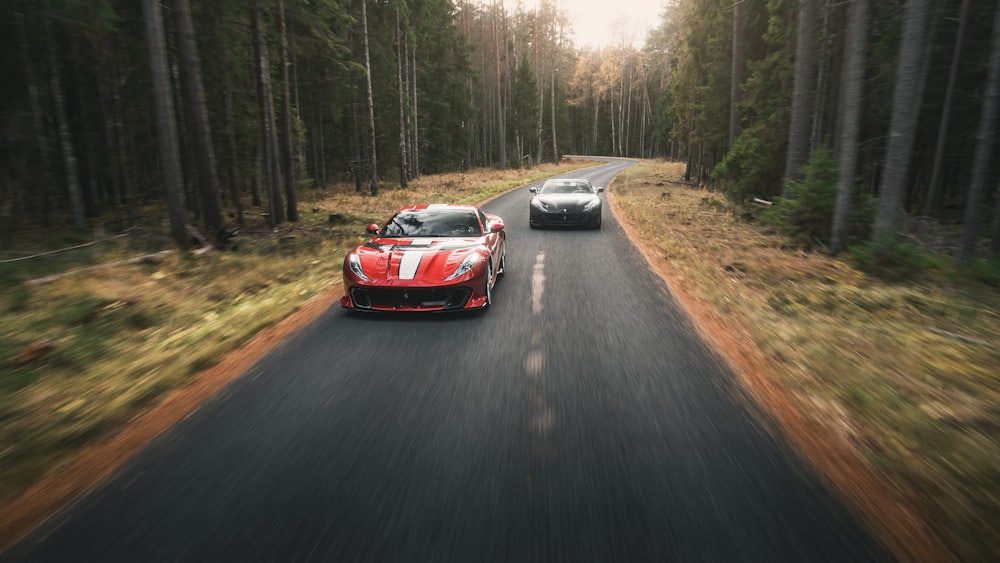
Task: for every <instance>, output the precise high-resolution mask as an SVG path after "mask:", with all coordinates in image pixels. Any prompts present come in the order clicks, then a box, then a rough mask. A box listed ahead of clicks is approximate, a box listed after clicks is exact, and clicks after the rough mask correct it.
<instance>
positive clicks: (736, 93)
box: [729, 2, 746, 148]
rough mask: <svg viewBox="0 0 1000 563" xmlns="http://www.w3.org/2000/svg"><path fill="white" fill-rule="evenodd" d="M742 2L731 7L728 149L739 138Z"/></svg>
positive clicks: (741, 73) (744, 24) (743, 22)
mask: <svg viewBox="0 0 1000 563" xmlns="http://www.w3.org/2000/svg"><path fill="white" fill-rule="evenodd" d="M743 8H744V6H743V2H736V3H735V4H734V5H733V61H732V62H733V66H732V73H731V77H730V82H729V147H730V148H732V146H733V143H735V142H736V137H739V136H740V112H739V103H740V85H742V84H743V30H744V29H745V27H746V17H745V16H744V15H743Z"/></svg>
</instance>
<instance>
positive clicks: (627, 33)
mask: <svg viewBox="0 0 1000 563" xmlns="http://www.w3.org/2000/svg"><path fill="white" fill-rule="evenodd" d="M556 1H557V7H558V9H559V11H561V12H563V13H564V14H566V16H567V17H568V18H569V20H570V22H572V24H573V32H574V33H575V36H574V38H573V44H574V45H576V46H577V47H587V46H589V47H592V48H595V49H600V48H602V47H608V46H611V45H617V44H618V42H619V41H620V40H621V38H623V37H624V38H625V39H626V41H628V42H631V43H632V44H634V45H635V46H637V47H638V46H640V45H642V44H643V42H644V41H645V40H646V32H647V31H648V30H650V29H652V28H654V27H656V26H657V25H659V23H660V12H662V11H663V5H664V3H665V2H664V1H663V0H556ZM512 3H513V2H510V1H509V0H508V5H509V4H512ZM524 4H525V7H527V8H529V9H533V8H534V6H535V4H536V2H534V1H532V0H527V1H525V2H524Z"/></svg>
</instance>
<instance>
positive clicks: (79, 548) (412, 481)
mask: <svg viewBox="0 0 1000 563" xmlns="http://www.w3.org/2000/svg"><path fill="white" fill-rule="evenodd" d="M628 165H630V163H629V162H628V161H623V160H613V159H609V160H608V162H607V164H604V165H601V166H598V167H594V168H589V169H585V170H581V171H577V172H575V173H574V174H573V175H574V176H584V177H588V178H590V179H591V180H592V181H593V182H594V183H595V184H596V185H600V186H607V185H608V184H609V183H610V181H611V178H612V177H613V176H614V175H615V174H616V173H618V172H619V171H621V170H622V169H623V168H624V167H626V166H628ZM529 195H530V194H529V193H528V190H527V186H525V187H522V188H519V189H517V190H514V191H513V192H510V193H508V194H506V195H504V196H502V197H500V198H497V199H495V200H493V201H491V202H490V203H488V204H487V205H486V206H485V208H486V210H487V211H490V212H492V213H496V214H498V215H500V216H501V217H503V218H504V221H505V223H506V225H507V233H508V234H507V275H506V276H505V277H504V278H503V279H502V280H500V282H499V283H498V284H497V287H496V290H495V292H494V304H493V306H492V308H491V309H490V310H489V311H488V312H486V313H485V314H462V315H451V316H448V315H441V316H432V317H426V316H355V315H351V314H348V313H346V312H345V311H342V310H339V309H331V310H329V311H327V312H326V313H324V314H323V315H322V316H321V317H320V318H319V319H318V320H317V321H315V322H314V323H312V324H311V325H309V326H308V327H307V328H305V329H304V330H302V331H300V332H299V333H297V334H296V335H294V336H293V337H291V338H289V339H288V340H287V341H286V342H284V343H283V344H282V345H281V346H280V347H279V348H278V349H276V350H275V351H274V352H273V353H272V354H270V355H269V356H268V357H266V358H265V359H264V360H263V361H261V362H260V363H259V364H257V365H256V366H255V367H254V368H252V369H251V370H250V371H249V372H248V373H246V374H245V375H244V376H243V377H242V378H240V379H238V380H236V381H235V382H233V383H232V384H230V385H229V386H228V387H226V388H225V389H224V390H223V391H222V392H220V393H219V394H217V395H216V396H215V397H213V398H212V399H211V400H209V401H208V402H207V403H206V404H205V405H204V406H203V407H202V408H200V409H199V410H198V411H197V412H195V413H194V414H193V415H191V416H190V417H188V418H187V419H185V420H184V421H182V422H181V423H179V424H178V425H176V426H175V427H174V428H172V429H171V430H169V431H168V432H166V433H164V434H163V435H161V436H160V437H159V438H157V439H156V440H155V441H154V442H153V443H151V444H150V445H149V446H148V447H147V448H146V449H145V450H144V451H142V452H141V453H140V454H139V455H137V456H136V457H135V458H134V459H132V460H131V461H130V462H129V463H127V464H126V465H125V466H124V467H123V468H122V469H121V470H119V471H118V472H117V473H116V474H115V476H114V477H113V478H111V479H109V480H107V481H106V482H105V483H104V484H102V486H100V487H99V488H98V489H96V490H94V491H93V492H91V493H90V494H89V495H87V496H86V497H84V498H83V499H81V500H80V501H79V502H77V503H75V504H74V505H73V506H71V507H70V508H68V509H66V510H64V511H63V512H62V513H60V514H59V515H57V516H56V517H54V518H53V519H51V520H50V521H49V522H47V523H46V524H44V525H43V526H41V527H40V528H39V529H38V530H36V531H35V532H34V533H32V534H31V535H29V536H28V537H27V538H25V539H24V540H22V541H21V542H20V543H18V544H17V545H15V546H14V547H12V548H11V549H10V550H8V551H7V552H5V553H4V554H2V555H0V559H2V560H4V561H69V560H72V561H179V560H185V561H209V560H210V561H393V562H395V561H401V562H411V561H433V562H446V561H456V562H487V561H516V562H522V561H523V562H534V561H537V562H558V561H566V562H586V561H602V562H603V561H608V562H611V561H615V562H644V561H768V562H771V561H810V562H814V561H850V562H857V561H888V560H891V558H890V556H889V555H888V554H887V553H886V552H885V551H884V550H883V549H882V548H881V547H880V546H879V545H877V544H876V542H875V541H874V540H873V539H871V537H870V536H869V534H868V533H867V532H866V531H865V530H864V529H863V528H862V527H861V526H860V525H859V524H858V523H857V522H856V521H855V519H854V518H853V517H852V516H851V515H850V513H849V512H848V511H847V510H846V509H845V507H844V506H843V505H842V503H841V502H840V501H839V500H838V499H837V498H836V497H835V496H834V495H833V494H831V493H830V492H829V491H828V489H827V488H826V487H824V485H823V484H822V483H821V482H820V481H819V480H818V479H817V478H816V477H815V476H813V474H812V473H811V472H810V471H809V470H808V468H807V467H806V465H805V464H804V463H803V462H802V461H801V460H800V459H799V458H798V457H797V456H796V455H795V453H794V452H792V451H791V450H790V449H789V448H788V447H787V446H786V445H784V444H782V443H781V442H779V441H777V439H776V438H774V435H776V434H772V433H770V432H769V431H768V429H767V428H766V427H765V426H764V425H763V424H762V423H761V422H760V421H761V420H764V417H761V416H759V413H756V412H755V410H754V407H753V406H752V405H751V404H750V403H749V402H748V401H747V400H746V399H745V398H744V397H743V396H742V395H741V394H740V391H739V387H738V385H736V383H735V380H734V376H733V375H732V374H731V373H730V372H729V371H728V370H727V369H726V367H725V366H724V365H723V364H722V362H721V361H720V360H719V359H718V358H717V356H716V355H715V354H714V353H713V352H712V351H711V350H709V349H708V348H707V347H706V346H705V345H704V344H703V343H702V342H701V341H700V340H699V339H698V337H697V336H696V335H695V333H694V331H693V330H692V328H691V326H690V325H689V323H688V321H687V320H686V318H685V317H684V315H683V314H682V313H681V312H680V310H679V309H678V307H677V306H676V305H675V303H674V302H673V300H672V298H671V296H670V294H669V292H668V291H667V289H666V287H665V286H664V284H663V283H662V282H661V280H660V279H659V278H658V277H656V276H655V275H653V274H652V273H651V272H650V271H649V269H648V268H647V266H646V264H645V262H644V261H643V259H642V257H641V256H640V255H639V254H638V252H637V251H636V250H635V249H634V248H633V247H632V245H631V244H630V243H629V241H628V239H627V238H626V237H625V235H624V233H623V231H622V230H621V228H620V227H619V226H618V223H617V222H616V221H615V219H614V217H613V216H612V215H611V213H610V211H609V210H608V209H607V208H606V209H605V211H604V226H603V228H602V229H601V230H594V231H559V230H544V231H536V230H531V229H529V228H528V208H527V206H528V203H527V202H528V199H529Z"/></svg>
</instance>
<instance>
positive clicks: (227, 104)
mask: <svg viewBox="0 0 1000 563" xmlns="http://www.w3.org/2000/svg"><path fill="white" fill-rule="evenodd" d="M226 65H227V63H223V71H222V72H223V75H222V114H223V120H224V122H225V124H226V152H227V153H228V154H229V198H230V199H231V200H232V202H231V203H232V204H233V205H235V206H236V222H237V224H239V225H242V224H243V198H242V197H240V165H239V151H238V150H237V147H236V129H235V127H234V125H233V88H232V86H231V85H230V80H231V78H230V76H229V71H228V70H227V69H226ZM257 205H259V203H258V204H257Z"/></svg>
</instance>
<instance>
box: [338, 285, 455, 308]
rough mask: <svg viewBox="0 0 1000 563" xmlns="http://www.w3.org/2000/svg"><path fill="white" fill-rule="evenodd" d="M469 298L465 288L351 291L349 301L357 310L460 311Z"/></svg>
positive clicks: (368, 289) (360, 289)
mask: <svg viewBox="0 0 1000 563" xmlns="http://www.w3.org/2000/svg"><path fill="white" fill-rule="evenodd" d="M471 296H472V290H471V289H469V288H467V287H456V288H447V289H437V288H406V289H381V288H363V287H356V288H354V289H352V290H351V300H352V301H354V306H355V307H357V308H359V309H413V308H416V309H420V308H424V309H461V308H462V307H464V306H465V302H466V301H468V300H469V297H471Z"/></svg>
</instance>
